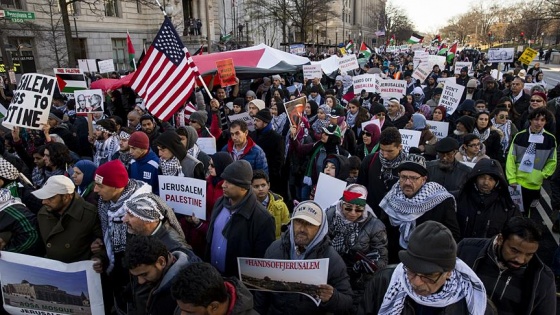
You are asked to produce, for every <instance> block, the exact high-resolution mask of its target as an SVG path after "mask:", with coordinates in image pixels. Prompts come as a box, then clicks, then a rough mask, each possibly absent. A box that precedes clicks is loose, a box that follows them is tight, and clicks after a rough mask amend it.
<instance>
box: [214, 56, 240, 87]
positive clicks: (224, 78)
mask: <svg viewBox="0 0 560 315" xmlns="http://www.w3.org/2000/svg"><path fill="white" fill-rule="evenodd" d="M216 68H217V69H218V75H219V76H220V81H221V82H222V84H221V86H230V85H236V84H237V81H236V77H235V66H234V65H233V59H232V58H229V59H224V60H218V61H216Z"/></svg>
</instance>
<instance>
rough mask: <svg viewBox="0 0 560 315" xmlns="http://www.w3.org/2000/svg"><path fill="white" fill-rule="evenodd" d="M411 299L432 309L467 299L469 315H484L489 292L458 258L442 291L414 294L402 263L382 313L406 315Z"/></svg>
mask: <svg viewBox="0 0 560 315" xmlns="http://www.w3.org/2000/svg"><path fill="white" fill-rule="evenodd" d="M407 296H408V297H410V298H411V299H412V300H413V301H414V302H416V303H418V304H420V305H424V306H429V307H446V306H449V305H451V304H454V303H457V302H459V301H461V300H462V299H465V302H466V304H467V309H468V310H469V314H472V315H483V314H484V312H485V311H486V289H485V288H484V285H483V283H482V281H480V279H479V278H478V276H477V275H476V274H475V273H474V271H472V269H471V268H469V266H467V264H465V263H464V262H463V261H462V260H461V259H459V258H457V263H456V265H455V269H453V271H451V276H450V278H449V279H447V281H445V283H444V284H443V287H442V288H441V290H440V291H439V292H437V293H434V294H430V295H428V296H422V295H418V294H416V293H415V292H414V290H413V288H412V285H411V284H410V281H409V280H408V278H407V276H406V272H405V271H404V268H403V264H402V263H400V264H398V265H397V267H396V268H395V271H394V272H393V275H392V277H391V282H390V283H389V287H388V290H387V292H386V293H385V296H384V297H383V303H382V304H381V308H380V309H379V313H378V314H380V315H393V314H395V315H396V314H402V311H403V309H404V302H405V299H406V297H407Z"/></svg>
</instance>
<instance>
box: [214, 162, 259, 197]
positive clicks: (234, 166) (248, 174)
mask: <svg viewBox="0 0 560 315" xmlns="http://www.w3.org/2000/svg"><path fill="white" fill-rule="evenodd" d="M221 177H222V179H225V180H227V181H228V182H230V183H232V184H234V185H235V186H239V187H241V188H245V189H247V190H249V189H251V181H252V180H253V168H252V167H251V164H249V162H247V161H245V160H237V161H234V162H233V163H231V164H230V165H228V166H227V167H226V168H225V169H224V171H223V172H222V176H221Z"/></svg>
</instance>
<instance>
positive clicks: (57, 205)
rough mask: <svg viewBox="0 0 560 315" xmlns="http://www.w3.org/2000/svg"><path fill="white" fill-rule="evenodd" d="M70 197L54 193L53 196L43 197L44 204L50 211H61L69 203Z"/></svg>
mask: <svg viewBox="0 0 560 315" xmlns="http://www.w3.org/2000/svg"><path fill="white" fill-rule="evenodd" d="M67 199H68V197H66V198H65V197H64V195H54V196H52V197H51V198H47V199H43V201H42V204H43V206H45V208H46V209H47V211H48V212H60V211H62V210H64V208H66V206H67V205H68V200H67Z"/></svg>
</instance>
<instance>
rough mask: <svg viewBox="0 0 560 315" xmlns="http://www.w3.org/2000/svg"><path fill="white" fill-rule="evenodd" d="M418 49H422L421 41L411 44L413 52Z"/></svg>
mask: <svg viewBox="0 0 560 315" xmlns="http://www.w3.org/2000/svg"><path fill="white" fill-rule="evenodd" d="M418 49H422V43H418V44H412V46H410V50H413V51H414V53H415V54H416V52H417V51H418Z"/></svg>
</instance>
